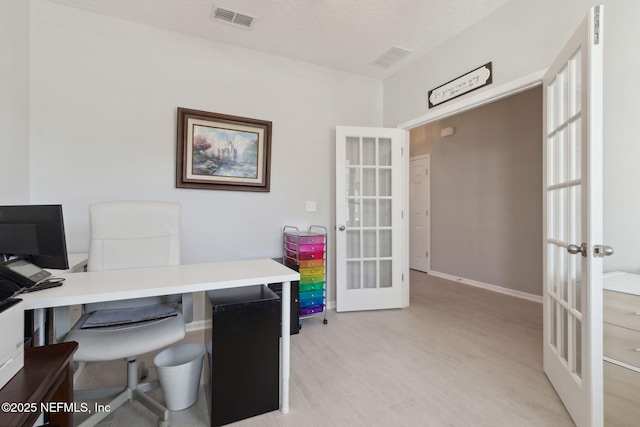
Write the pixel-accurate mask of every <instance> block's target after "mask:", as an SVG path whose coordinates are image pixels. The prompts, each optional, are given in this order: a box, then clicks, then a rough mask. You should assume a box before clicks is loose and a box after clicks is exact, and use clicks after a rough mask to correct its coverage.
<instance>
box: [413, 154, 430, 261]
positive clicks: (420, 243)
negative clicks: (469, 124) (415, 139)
mask: <svg viewBox="0 0 640 427" xmlns="http://www.w3.org/2000/svg"><path fill="white" fill-rule="evenodd" d="M409 164H410V166H409V268H411V269H413V270H418V271H424V272H429V270H430V265H431V263H430V262H429V259H430V258H429V248H430V246H431V245H430V243H429V240H430V237H431V236H430V230H429V207H430V206H429V205H430V193H429V187H430V186H429V164H430V156H429V154H427V155H424V156H417V157H412V158H411V160H410V162H409Z"/></svg>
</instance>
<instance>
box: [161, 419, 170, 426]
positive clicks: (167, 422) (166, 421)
mask: <svg viewBox="0 0 640 427" xmlns="http://www.w3.org/2000/svg"><path fill="white" fill-rule="evenodd" d="M170 425H171V420H162V419H159V420H158V427H169V426H170Z"/></svg>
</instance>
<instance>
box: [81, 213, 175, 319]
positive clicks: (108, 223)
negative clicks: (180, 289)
mask: <svg viewBox="0 0 640 427" xmlns="http://www.w3.org/2000/svg"><path fill="white" fill-rule="evenodd" d="M180 210H181V209H180V204H179V203H173V202H156V201H117V202H105V203H96V204H93V205H91V206H90V207H89V218H90V231H91V238H90V244H89V261H88V266H87V269H88V270H89V271H103V270H119V269H127V268H145V267H159V266H165V265H179V264H180ZM170 300H171V301H175V300H176V298H171V299H170ZM177 300H179V298H177ZM164 301H166V298H164V299H162V298H151V299H149V298H145V299H136V300H127V301H112V302H109V303H96V304H87V305H86V306H85V310H86V311H87V312H91V311H94V310H102V309H106V308H123V307H135V306H143V305H148V304H156V303H159V302H164Z"/></svg>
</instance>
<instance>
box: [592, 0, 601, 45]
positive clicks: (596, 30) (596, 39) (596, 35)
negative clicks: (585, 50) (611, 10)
mask: <svg viewBox="0 0 640 427" xmlns="http://www.w3.org/2000/svg"><path fill="white" fill-rule="evenodd" d="M593 15H594V16H593V44H595V45H598V44H600V6H596V10H595V12H594V14H593Z"/></svg>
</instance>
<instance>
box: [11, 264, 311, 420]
mask: <svg viewBox="0 0 640 427" xmlns="http://www.w3.org/2000/svg"><path fill="white" fill-rule="evenodd" d="M59 277H64V278H65V282H64V284H63V285H62V286H59V287H57V288H51V289H44V290H41V291H38V292H32V293H27V294H23V295H20V298H21V299H22V300H23V301H24V309H25V310H30V309H40V308H49V307H63V306H70V305H76V304H86V303H92V302H102V301H115V300H122V299H131V298H140V297H150V296H158V295H173V294H183V293H190V292H199V291H210V290H214V289H224V288H235V287H241V286H250V285H260V284H263V285H266V284H269V283H283V286H282V304H281V306H282V322H281V323H282V325H281V327H282V340H281V348H282V362H281V363H282V366H281V368H282V369H281V376H282V390H281V411H282V412H283V413H287V412H289V371H290V336H289V332H290V331H289V329H290V326H289V324H290V307H291V305H290V303H291V284H290V282H291V281H296V280H299V279H300V274H299V273H298V272H296V271H294V270H291V269H290V268H287V267H285V266H284V265H282V264H280V263H278V262H276V261H274V260H272V259H255V260H244V261H228V262H216V263H207V264H184V265H178V266H168V267H152V268H139V269H127V270H110V271H96V272H80V273H68V274H61V275H60V276H59Z"/></svg>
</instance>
